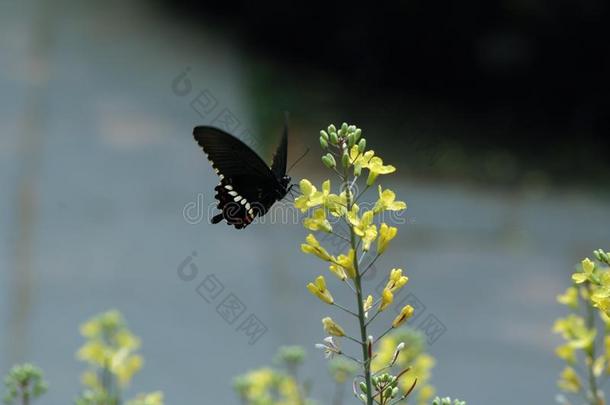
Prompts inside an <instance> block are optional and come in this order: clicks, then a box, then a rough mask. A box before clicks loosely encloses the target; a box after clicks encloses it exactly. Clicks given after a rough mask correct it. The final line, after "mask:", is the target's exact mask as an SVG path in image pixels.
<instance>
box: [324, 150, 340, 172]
mask: <svg viewBox="0 0 610 405" xmlns="http://www.w3.org/2000/svg"><path fill="white" fill-rule="evenodd" d="M322 163H324V166H326V167H328V168H329V169H332V168H334V167H336V166H337V162H335V157H334V156H333V155H331V154H330V153H327V154H326V155H324V156H322Z"/></svg>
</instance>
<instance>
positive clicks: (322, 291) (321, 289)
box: [307, 276, 334, 304]
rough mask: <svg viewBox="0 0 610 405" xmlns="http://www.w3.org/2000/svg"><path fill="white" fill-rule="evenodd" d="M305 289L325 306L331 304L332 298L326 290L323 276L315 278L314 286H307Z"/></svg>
mask: <svg viewBox="0 0 610 405" xmlns="http://www.w3.org/2000/svg"><path fill="white" fill-rule="evenodd" d="M307 289H308V290H309V292H311V293H312V294H313V295H315V296H316V297H318V298H319V299H321V300H322V301H324V302H325V303H327V304H332V303H333V302H334V300H333V296H332V295H330V291H328V289H326V280H324V276H319V277H318V278H316V281H315V284H314V283H309V284H307Z"/></svg>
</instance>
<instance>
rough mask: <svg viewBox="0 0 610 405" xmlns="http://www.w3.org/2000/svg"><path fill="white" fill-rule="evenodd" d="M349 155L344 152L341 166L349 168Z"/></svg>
mask: <svg viewBox="0 0 610 405" xmlns="http://www.w3.org/2000/svg"><path fill="white" fill-rule="evenodd" d="M349 163H350V162H349V155H348V154H347V151H345V152H343V156H341V164H343V167H349Z"/></svg>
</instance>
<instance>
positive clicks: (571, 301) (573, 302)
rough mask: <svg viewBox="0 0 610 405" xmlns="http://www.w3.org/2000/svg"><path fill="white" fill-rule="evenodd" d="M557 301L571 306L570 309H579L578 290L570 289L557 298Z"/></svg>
mask: <svg viewBox="0 0 610 405" xmlns="http://www.w3.org/2000/svg"><path fill="white" fill-rule="evenodd" d="M557 301H558V302H559V303H560V304H563V305H567V306H569V307H570V308H573V309H576V308H578V288H576V287H569V288H568V289H567V290H566V291H565V293H563V294H560V295H558V296H557Z"/></svg>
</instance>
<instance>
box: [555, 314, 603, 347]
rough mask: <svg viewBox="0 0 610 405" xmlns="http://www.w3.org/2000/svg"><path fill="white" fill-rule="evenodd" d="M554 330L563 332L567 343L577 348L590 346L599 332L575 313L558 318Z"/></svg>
mask: <svg viewBox="0 0 610 405" xmlns="http://www.w3.org/2000/svg"><path fill="white" fill-rule="evenodd" d="M553 332H555V333H559V334H561V335H562V337H563V338H564V339H565V340H566V341H567V342H568V343H567V344H568V345H570V346H571V347H573V348H575V349H585V348H588V347H590V346H591V345H592V344H593V342H594V340H595V335H596V333H597V332H596V330H595V329H589V328H587V326H586V323H585V320H584V319H583V318H582V317H580V316H578V315H574V314H570V315H568V316H567V317H565V318H560V319H557V320H556V321H555V324H554V325H553Z"/></svg>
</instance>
